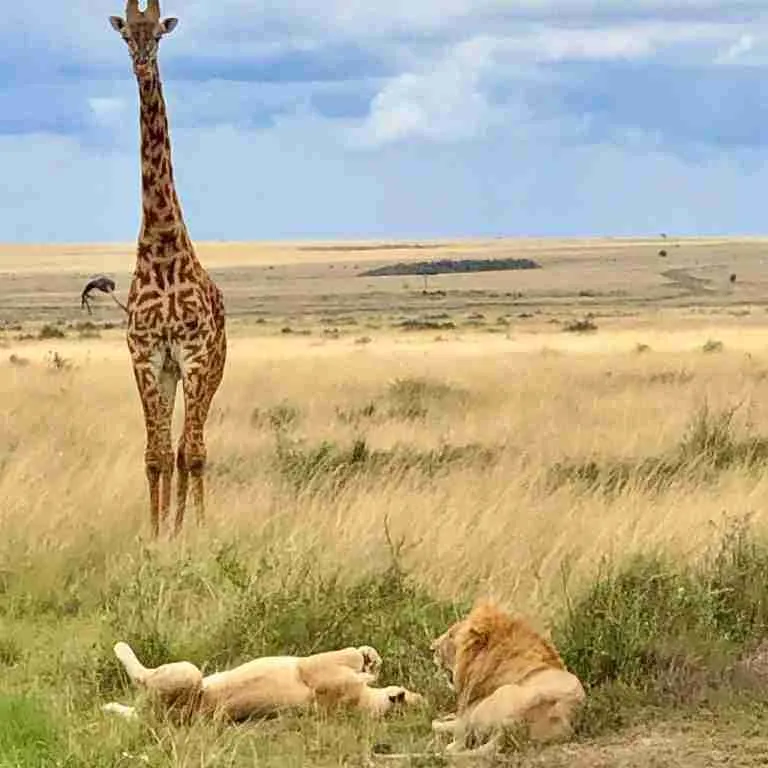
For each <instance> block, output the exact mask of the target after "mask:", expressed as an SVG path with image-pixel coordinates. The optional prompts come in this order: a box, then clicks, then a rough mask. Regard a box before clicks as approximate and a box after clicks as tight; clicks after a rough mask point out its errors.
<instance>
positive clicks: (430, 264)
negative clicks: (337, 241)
mask: <svg viewBox="0 0 768 768" xmlns="http://www.w3.org/2000/svg"><path fill="white" fill-rule="evenodd" d="M514 269H541V265H540V264H538V263H536V262H535V261H533V260H532V259H437V260H435V261H416V262H410V263H404V262H399V263H397V264H389V265H385V266H383V267H376V268H375V269H369V270H366V271H365V272H361V273H360V275H359V276H360V277H387V276H394V275H440V274H455V273H460V272H502V271H507V270H514Z"/></svg>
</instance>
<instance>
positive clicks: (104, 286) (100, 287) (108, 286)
mask: <svg viewBox="0 0 768 768" xmlns="http://www.w3.org/2000/svg"><path fill="white" fill-rule="evenodd" d="M93 291H101V292H102V293H108V294H109V295H110V297H111V298H112V301H114V302H115V304H117V306H118V307H120V309H122V310H123V312H125V313H126V314H128V308H127V307H126V306H125V305H124V304H123V303H122V302H121V301H120V299H118V298H117V296H115V281H114V280H112V278H110V277H107V276H106V275H99V276H98V277H94V278H92V279H91V280H89V281H88V282H87V283H86V284H85V287H84V288H83V292H82V293H81V294H80V307H81V308H82V307H85V308H86V309H87V310H88V314H89V315H90V314H93V313H92V311H91V304H90V301H91V293H93Z"/></svg>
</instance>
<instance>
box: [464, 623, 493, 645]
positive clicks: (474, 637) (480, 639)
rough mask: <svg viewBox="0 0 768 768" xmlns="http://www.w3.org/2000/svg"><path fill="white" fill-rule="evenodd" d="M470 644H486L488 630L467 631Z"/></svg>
mask: <svg viewBox="0 0 768 768" xmlns="http://www.w3.org/2000/svg"><path fill="white" fill-rule="evenodd" d="M467 634H468V635H469V639H470V642H471V643H472V644H473V645H476V646H477V645H479V646H485V645H487V644H488V630H487V629H479V628H478V627H470V628H469V630H468V631H467Z"/></svg>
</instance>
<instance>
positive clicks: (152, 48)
mask: <svg viewBox="0 0 768 768" xmlns="http://www.w3.org/2000/svg"><path fill="white" fill-rule="evenodd" d="M109 23H110V24H111V25H112V26H113V27H114V29H116V30H117V31H118V32H119V33H120V36H121V37H122V38H123V40H125V42H126V45H127V46H128V51H129V52H130V54H131V59H132V60H133V68H134V70H135V71H136V74H137V75H141V74H143V73H144V72H146V71H147V70H148V69H149V67H150V66H151V65H153V64H154V63H155V61H156V60H157V49H158V44H159V42H160V38H161V37H163V35H167V34H169V33H171V32H172V31H173V30H174V29H175V27H176V25H177V24H178V23H179V20H178V19H175V18H167V19H161V18H160V0H148V1H147V8H146V10H145V11H140V10H139V2H138V0H127V5H126V8H125V18H124V19H123V18H122V17H121V16H110V17H109Z"/></svg>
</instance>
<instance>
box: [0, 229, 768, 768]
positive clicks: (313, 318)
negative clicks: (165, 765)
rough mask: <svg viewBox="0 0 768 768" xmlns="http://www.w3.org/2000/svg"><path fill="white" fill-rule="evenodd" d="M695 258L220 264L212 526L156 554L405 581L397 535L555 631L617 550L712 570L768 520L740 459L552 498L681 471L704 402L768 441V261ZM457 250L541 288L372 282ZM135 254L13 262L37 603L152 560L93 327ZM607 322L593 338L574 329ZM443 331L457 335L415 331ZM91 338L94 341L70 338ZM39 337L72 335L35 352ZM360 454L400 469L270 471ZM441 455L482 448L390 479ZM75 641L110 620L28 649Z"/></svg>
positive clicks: (28, 584) (143, 506)
mask: <svg viewBox="0 0 768 768" xmlns="http://www.w3.org/2000/svg"><path fill="white" fill-rule="evenodd" d="M677 242H679V243H681V245H680V247H679V248H678V249H674V248H673V247H672V246H671V245H670V244H669V243H666V244H665V242H664V241H662V240H648V241H626V242H624V241H612V240H595V241H543V240H531V241H522V242H516V241H487V242H480V243H477V242H472V241H468V242H466V243H454V244H449V245H445V246H442V247H440V248H436V249H434V251H429V250H418V251H415V252H414V251H412V250H408V249H403V250H401V251H398V250H392V251H386V252H384V253H382V252H381V251H377V250H369V251H363V252H355V251H341V252H334V251H309V252H307V251H301V250H299V248H300V247H304V246H305V245H306V244H301V246H298V245H296V244H292V245H281V244H267V245H252V244H233V245H231V244H201V245H200V247H199V252H200V255H201V258H202V260H203V261H204V263H205V264H206V266H209V267H210V268H211V271H212V272H213V273H214V275H215V276H216V277H217V279H219V281H220V283H221V285H222V287H223V288H224V290H225V299H226V300H227V305H228V308H229V309H230V310H231V311H230V318H231V319H230V347H229V358H228V365H227V370H226V373H225V377H224V382H223V384H222V387H221V390H220V392H219V394H218V395H217V398H216V400H215V401H214V408H213V411H212V414H211V417H210V420H209V425H208V432H207V434H208V452H209V461H210V465H209V475H208V477H209V480H208V491H207V495H208V510H209V519H208V524H207V526H206V527H205V528H204V529H202V530H197V529H196V527H195V526H194V520H193V519H192V518H190V519H189V520H188V523H187V528H186V532H185V535H184V537H182V541H180V542H175V543H172V544H167V543H162V544H160V545H159V546H160V549H161V550H162V551H165V555H163V557H171V558H173V557H175V556H177V555H178V554H179V552H181V553H191V554H193V556H194V557H196V558H205V557H207V556H208V555H207V553H210V552H211V551H213V550H214V549H215V548H216V547H217V546H219V545H221V544H222V543H225V542H228V541H237V543H238V546H239V547H240V548H241V549H243V550H244V551H245V552H247V553H249V556H251V557H252V558H254V560H255V559H257V558H258V557H259V554H260V553H261V552H264V551H265V550H270V551H272V552H273V554H274V555H275V557H277V558H278V560H280V561H281V562H284V563H285V564H286V568H289V567H290V563H291V562H292V559H294V558H299V559H300V558H303V557H305V556H307V555H308V554H311V555H312V557H315V558H316V560H317V568H318V569H319V570H328V571H329V572H330V571H332V570H334V569H338V568H339V566H341V572H342V574H344V575H345V576H346V577H349V578H354V577H356V576H357V575H359V574H362V573H365V572H368V571H370V570H371V569H374V570H375V569H376V568H377V567H384V566H385V565H386V563H387V560H388V558H389V557H390V556H391V552H390V544H388V542H387V536H386V531H387V526H388V528H389V534H390V537H391V538H392V539H393V540H395V541H398V542H401V543H402V563H403V565H404V566H405V568H406V569H407V571H408V572H409V573H410V574H412V575H413V576H414V578H415V579H416V581H417V582H418V583H419V584H420V585H422V586H424V587H425V588H428V589H429V590H430V591H431V592H432V593H433V594H435V595H436V596H439V597H441V598H445V599H450V600H471V599H473V598H474V597H475V596H478V595H481V594H491V595H494V596H497V597H499V598H501V599H502V600H504V602H505V603H506V604H507V605H509V606H510V607H514V608H515V609H518V610H522V611H526V612H528V613H530V614H531V615H532V616H533V617H534V619H535V620H536V621H537V622H538V623H539V624H540V625H541V626H546V625H547V624H548V622H549V621H551V620H552V619H554V618H555V617H556V616H557V615H558V612H559V611H560V610H561V608H562V605H563V601H564V598H565V594H566V590H567V592H569V593H573V594H576V593H578V591H579V590H580V589H581V588H582V587H583V586H584V585H585V584H586V583H588V580H589V579H591V578H592V577H594V576H595V574H596V571H597V569H598V567H599V565H600V563H601V559H602V558H604V557H609V558H610V559H611V560H621V559H623V558H625V557H626V556H628V555H629V554H631V553H634V552H647V551H649V550H653V549H661V550H664V551H667V552H672V553H675V554H679V555H680V557H681V558H685V559H695V558H696V557H697V556H698V555H699V554H700V553H701V552H702V551H704V549H705V548H706V547H707V546H708V545H710V544H711V543H712V542H713V541H715V540H717V539H718V538H719V537H720V536H721V535H722V532H723V530H724V528H725V526H727V525H728V523H729V520H732V519H734V518H738V517H741V516H744V515H752V519H753V521H754V522H755V523H756V524H757V526H758V527H763V526H765V523H766V522H768V517H767V516H768V479H766V475H765V473H755V472H754V471H750V470H748V469H747V468H745V467H743V466H740V465H734V466H731V467H727V468H725V469H723V470H722V471H721V472H719V473H718V475H717V477H715V478H713V479H711V482H707V483H694V482H691V481H690V478H689V477H685V476H683V477H680V478H678V479H674V480H673V481H672V482H671V483H670V484H669V485H667V486H665V487H664V488H663V489H662V490H661V491H659V492H657V493H650V492H648V491H647V489H644V488H642V487H639V486H638V487H633V486H632V485H631V484H630V487H629V488H627V489H625V490H624V491H623V492H621V493H619V494H610V493H603V492H600V491H599V490H597V491H594V492H587V491H585V489H584V487H582V486H581V485H579V484H578V483H568V482H566V483H562V484H560V485H558V486H557V487H553V486H552V485H551V484H550V483H549V479H550V478H551V476H552V472H553V471H555V469H554V468H556V467H557V466H558V465H559V464H563V463H568V464H572V465H578V464H579V463H581V464H584V463H585V462H588V461H590V460H595V461H597V462H599V463H603V464H606V463H610V462H619V461H627V462H630V463H631V462H637V461H640V460H642V459H645V458H648V457H657V456H663V455H667V454H669V453H671V452H673V451H674V450H675V447H676V446H677V445H679V444H680V442H681V441H682V440H684V438H685V435H686V434H687V430H689V428H690V427H691V424H692V423H694V421H695V419H696V418H697V415H698V416H700V414H701V413H702V409H703V408H704V407H705V406H706V407H708V408H709V411H710V412H711V413H713V414H718V413H722V412H723V411H725V410H727V409H728V408H733V407H737V406H738V407H737V410H736V411H735V415H734V417H733V423H732V429H733V434H734V435H735V436H736V438H737V439H741V438H742V437H744V436H747V435H748V434H751V433H754V434H758V435H768V346H767V345H766V340H768V327H767V322H768V314H766V310H765V307H766V302H765V298H764V297H765V296H766V295H768V292H767V290H766V289H768V267H766V266H765V265H763V259H762V253H763V249H764V243H763V242H761V241H758V240H756V239H753V240H748V241H747V240H744V241H729V240H707V241H703V240H702V241H677ZM660 248H668V249H669V255H668V257H667V258H662V257H659V256H658V254H657V251H658V250H659V249H660ZM459 252H460V253H461V254H462V255H464V254H467V253H472V254H473V255H477V254H480V255H481V256H482V257H488V256H491V255H495V254H499V253H501V254H503V255H518V254H523V255H530V256H531V258H535V259H536V260H537V261H540V263H541V264H542V267H543V268H542V269H541V270H535V271H530V272H503V273H483V274H473V275H451V276H436V277H430V278H429V281H428V284H427V286H426V290H427V291H429V292H432V291H437V290H441V291H444V295H429V293H427V294H424V293H422V291H424V290H425V286H424V284H423V280H422V279H421V278H416V277H408V278H402V277H397V278H395V277H392V278H360V277H356V276H355V270H354V269H353V265H357V264H359V265H360V268H363V266H366V267H367V266H371V265H373V264H374V263H375V264H376V265H378V264H381V263H385V262H389V261H392V262H395V261H402V260H408V259H411V260H412V259H433V258H443V257H446V256H448V255H450V254H452V253H459ZM131 258H132V257H131V248H130V247H129V246H125V247H123V246H120V247H118V246H103V247H102V246H60V247H53V246H50V247H49V246H46V247H39V248H35V247H28V248H24V247H15V246H14V247H11V246H3V247H2V249H0V322H4V323H5V325H4V326H3V325H0V328H3V327H4V328H5V330H3V331H0V354H1V357H0V403H2V409H1V410H0V419H2V421H1V422H0V423H1V424H2V428H1V429H0V499H2V500H3V501H2V505H0V576H2V574H3V573H4V572H5V573H15V574H16V577H18V578H19V579H23V583H24V589H26V590H28V591H29V592H30V593H34V594H37V595H44V594H47V593H48V592H49V591H53V592H55V591H56V590H57V589H58V588H59V587H61V588H62V589H63V588H64V587H63V586H61V584H62V579H63V574H65V573H69V572H70V571H71V568H72V562H73V560H74V561H76V560H78V559H82V562H83V563H84V566H83V567H84V569H85V571H84V572H85V573H87V572H88V569H89V568H92V569H93V572H92V573H93V575H92V576H88V575H86V576H84V577H83V578H84V579H86V581H87V580H88V579H92V580H94V581H93V583H96V582H98V583H108V582H109V581H110V580H111V579H120V578H123V575H124V574H125V573H127V572H128V571H130V570H131V568H133V567H134V566H136V567H138V565H137V564H138V563H139V562H140V561H141V558H142V545H141V544H140V542H141V541H146V540H147V538H148V509H147V506H148V501H147V491H146V486H145V479H144V469H143V460H142V456H143V449H144V430H143V423H142V418H141V408H140V404H139V400H138V395H137V393H136V390H135V386H134V383H133V379H132V375H131V370H130V364H129V359H128V353H127V349H126V346H125V341H124V336H123V330H122V329H121V328H120V327H119V323H120V321H121V318H120V313H119V311H118V310H117V309H116V308H114V307H113V305H112V304H111V302H110V301H109V300H108V299H107V298H106V297H99V299H98V300H97V305H96V309H95V312H94V316H93V317H91V318H88V316H87V315H86V314H85V313H84V312H83V311H81V310H80V308H79V289H80V287H81V285H82V281H83V278H84V277H87V276H88V275H89V274H91V273H92V272H101V271H106V272H108V273H109V274H112V275H117V276H118V277H119V289H118V292H119V294H120V295H121V296H122V297H124V296H125V294H126V292H127V284H128V274H129V272H130V269H131ZM668 270H673V272H672V276H671V277H670V276H669V275H668V276H664V275H662V272H665V271H668ZM731 273H736V274H737V279H736V281H735V282H730V281H729V275H730V274H731ZM585 292H586V293H585ZM587 312H591V313H593V314H594V322H595V324H596V326H597V328H596V330H594V331H592V332H589V333H569V332H566V331H565V330H564V325H565V324H566V323H567V322H569V321H570V320H572V319H574V318H581V317H583V316H584V315H585V314H586V313H587ZM425 318H426V319H427V320H430V319H432V321H433V322H435V323H436V324H437V325H436V326H435V327H432V326H428V327H426V329H425V330H421V331H405V330H403V329H402V328H401V327H400V325H399V323H401V322H402V321H403V320H404V319H417V320H424V319H425ZM87 320H90V322H92V323H93V324H94V326H95V328H94V327H90V326H82V325H80V326H78V325H76V324H77V323H84V322H85V321H87ZM105 322H108V323H114V324H116V325H115V327H106V328H105V327H103V325H104V323H105ZM447 322H451V323H453V327H448V326H446V327H440V323H447ZM57 323H58V325H57ZM43 325H48V326H51V327H56V328H59V329H60V330H62V331H63V333H64V334H65V335H64V337H63V338H56V337H55V335H56V334H50V332H49V333H48V334H46V333H44V334H43V335H44V336H47V337H46V338H42V339H41V338H40V337H39V336H40V329H41V328H42V327H43ZM287 329H290V332H288V330H287ZM97 335H98V337H97ZM708 342H709V346H708V347H707V350H708V351H705V349H704V347H705V345H707V343H708ZM713 342H721V343H722V346H719V345H717V344H716V343H713ZM643 345H645V346H643ZM52 355H56V356H57V357H56V358H54V357H52ZM55 361H58V363H57V362H55ZM398 382H399V384H398ZM409 387H410V389H409ZM178 405H179V407H178V409H177V415H176V422H175V428H176V432H178V428H179V423H180V421H179V420H180V418H181V404H180V403H179V404H178ZM356 440H358V441H359V440H365V445H366V449H367V450H369V451H372V452H374V453H375V452H379V451H380V452H381V455H382V456H388V457H390V459H391V460H392V464H391V465H385V469H384V470H383V471H378V472H370V473H369V472H365V471H364V472H361V473H359V474H356V475H354V476H352V477H351V479H350V480H349V482H347V483H346V484H345V485H344V486H343V487H342V488H340V489H338V488H336V489H335V490H334V486H333V483H332V480H331V481H329V480H328V478H327V477H326V478H325V479H323V478H320V479H317V480H316V482H315V481H311V480H310V479H309V478H308V477H307V476H302V472H303V470H302V469H301V468H299V469H298V470H292V471H294V475H295V473H296V472H298V479H297V477H296V476H291V477H288V475H286V473H285V472H282V471H281V468H280V466H281V465H280V464H279V461H278V463H277V464H276V463H275V462H276V461H277V459H276V456H278V457H279V448H278V446H279V445H283V446H285V445H288V446H290V447H292V448H293V449H294V450H295V451H296V452H298V453H302V452H303V453H304V454H306V453H308V452H311V451H312V450H315V449H317V447H318V446H320V445H321V444H322V443H323V441H327V442H328V443H329V444H331V445H333V446H335V449H337V450H339V451H344V450H348V449H349V448H350V446H352V445H353V443H354V442H355V441H356ZM441 446H451V447H455V448H457V449H461V448H462V447H466V446H470V447H472V450H475V449H477V450H479V449H480V448H483V447H484V448H486V449H488V451H489V453H488V458H487V460H485V459H481V460H476V459H472V458H469V459H464V458H461V457H459V458H457V459H456V460H455V462H453V463H451V464H450V466H448V465H446V466H447V469H446V471H438V472H436V473H435V474H434V475H433V476H429V477H428V476H426V475H425V474H424V472H422V471H420V470H418V469H413V467H405V468H402V466H401V465H400V464H398V463H397V461H398V460H399V459H398V458H397V457H398V456H400V455H401V454H402V452H403V451H405V450H406V449H407V450H409V451H411V452H412V454H413V453H414V452H415V454H418V455H420V456H424V455H427V454H429V452H430V451H439V449H440V447H441ZM467 455H468V456H470V455H471V452H470V453H467ZM307 472H309V470H307ZM305 474H306V473H305ZM291 478H293V480H297V482H298V483H299V485H300V490H299V491H298V492H296V491H295V489H293V488H292V487H289V486H290V481H291ZM313 482H314V483H315V484H313ZM94 553H98V555H95V554H94ZM96 560H98V565H96V564H94V563H95V561H96ZM19 574H21V575H19ZM189 610H190V615H192V614H194V609H193V608H190V609H189ZM190 622H191V624H190V626H192V624H194V620H193V619H190ZM31 626H33V625H31V624H30V623H29V622H27V621H26V620H24V621H20V623H19V624H18V628H17V629H14V626H12V625H11V624H9V623H6V624H5V625H4V626H3V627H2V628H0V640H2V639H3V636H4V633H5V634H6V635H8V636H13V635H14V632H19V633H21V635H23V637H24V638H29V637H30V627H31ZM76 627H81V628H82V627H86V628H88V629H87V631H88V632H90V631H91V629H92V628H93V627H95V624H93V619H92V618H89V619H87V620H82V619H79V618H77V617H75V618H73V619H62V623H61V626H60V627H59V629H58V630H56V631H54V630H50V631H46V632H45V633H43V634H42V635H41V636H40V637H39V638H38V639H37V640H30V642H33V643H34V642H39V643H40V644H41V646H43V645H49V644H50V643H51V641H52V638H55V639H57V640H61V641H62V642H63V638H64V636H65V635H67V634H70V633H71V632H72V631H73V628H76ZM25 642H26V640H25ZM41 652H42V651H41ZM17 677H18V679H19V680H22V679H23V675H21V674H20V673H19V675H18V676H17ZM14 679H16V678H14ZM20 684H21V683H20ZM1 688H2V685H0V689H1ZM93 717H94V721H96V720H98V718H99V715H98V713H96V714H94V715H93ZM318 759H319V758H318ZM324 759H325V758H324ZM336 759H337V757H334V756H333V755H332V756H331V757H329V758H328V764H337V763H336V762H335V760H336ZM169 764H188V765H192V764H193V759H192V757H189V758H188V761H187V762H185V761H184V760H182V761H178V762H177V763H173V761H171V762H169ZM194 764H196V765H197V764H203V763H199V762H196V763H194ZM210 764H214V763H210ZM222 764H228V763H222ZM232 764H235V762H234V761H233V762H232ZM323 764H325V763H323ZM338 764H340V763H338ZM605 764H608V763H605ZM611 764H613V763H611ZM617 764H618V763H617ZM621 764H625V763H621ZM626 764H629V763H626ZM638 764H640V763H638Z"/></svg>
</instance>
